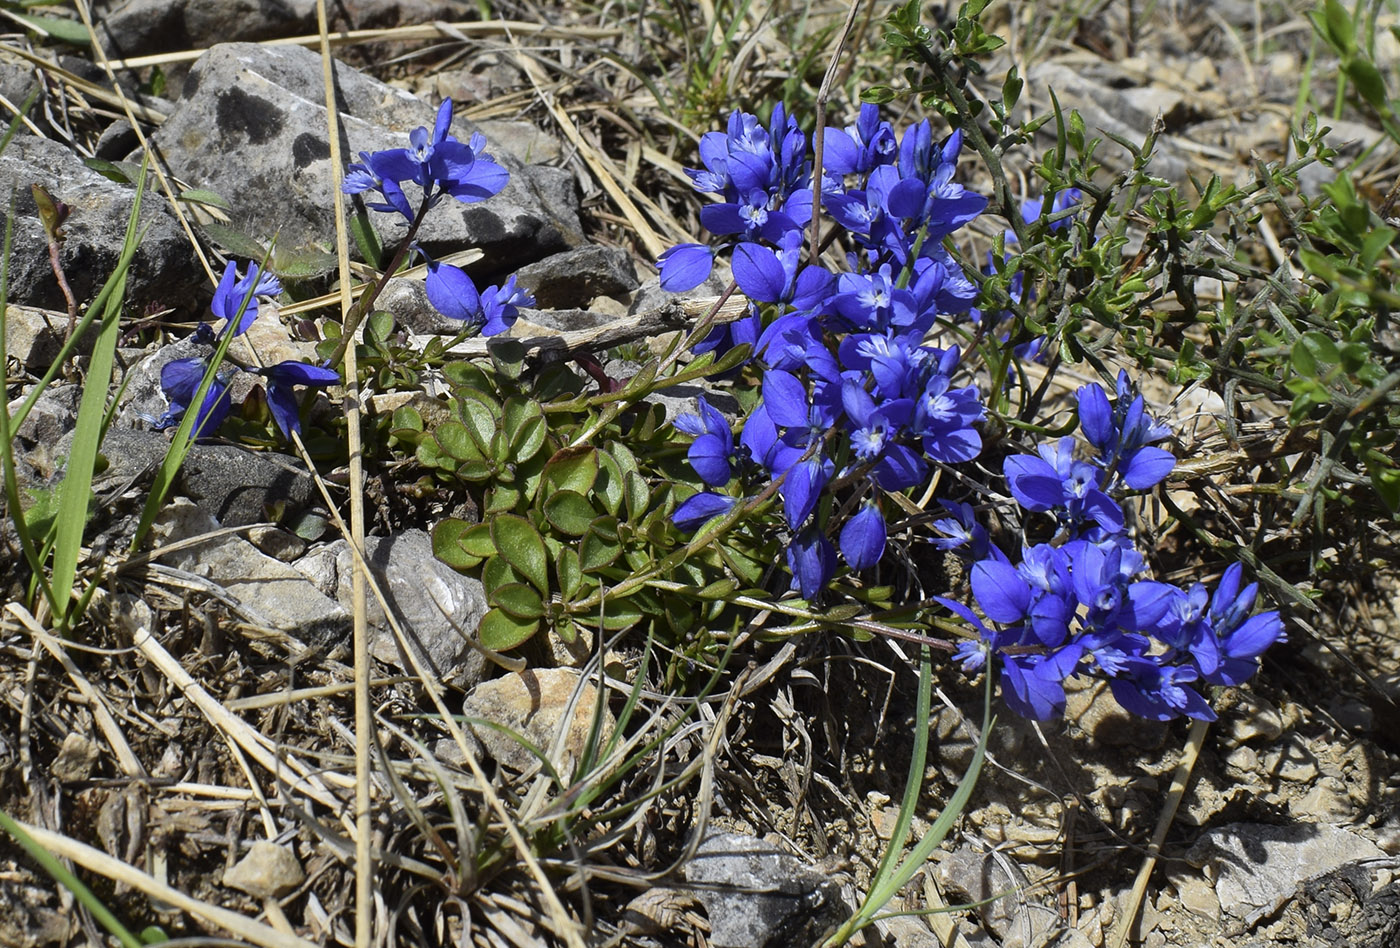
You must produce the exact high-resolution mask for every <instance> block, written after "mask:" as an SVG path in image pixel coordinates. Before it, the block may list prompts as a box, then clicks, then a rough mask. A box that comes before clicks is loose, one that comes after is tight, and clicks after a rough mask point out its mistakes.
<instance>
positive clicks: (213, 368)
mask: <svg viewBox="0 0 1400 948" xmlns="http://www.w3.org/2000/svg"><path fill="white" fill-rule="evenodd" d="M272 251H273V248H268V252H267V254H266V255H265V256H264V257H263V260H262V262H261V263H260V264H259V267H260V268H261V269H263V270H266V268H267V266H268V263H269V261H270V260H271V257H272ZM249 284H250V285H249V287H248V290H247V292H245V293H244V294H243V300H242V302H240V303H239V305H238V312H236V313H234V315H233V319H231V320H229V322H228V326H236V325H237V324H238V323H239V322H240V321H241V320H242V319H243V314H244V312H246V311H247V309H248V305H249V304H250V303H251V302H252V301H253V296H254V294H255V293H256V292H257V285H256V283H255V281H252V280H250V281H249ZM233 339H234V335H233V333H232V332H231V331H227V327H226V331H224V332H221V333H220V334H219V344H218V346H217V347H216V348H215V349H214V355H213V356H212V357H210V359H209V367H208V368H207V369H205V371H204V378H202V379H200V381H199V388H198V389H196V390H195V393H194V397H193V398H191V399H190V410H187V411H186V412H185V415H184V417H183V418H181V419H180V424H179V426H178V427H177V428H176V429H175V436H174V437H173V438H172V439H171V441H170V450H168V451H166V452H165V459H164V460H162V461H161V463H160V469H159V470H157V471H156V477H155V482H154V483H153V484H152V485H151V492H150V493H149V494H147V495H146V505H145V506H144V507H143V508H142V509H141V521H140V522H139V523H138V524H137V525H136V532H135V533H134V534H133V535H132V537H131V544H130V546H129V547H128V550H130V551H131V552H133V553H134V552H135V551H136V550H137V549H138V548H139V547H140V546H141V542H142V541H143V540H145V539H146V534H147V533H149V532H150V529H151V526H152V525H153V524H154V523H155V521H156V516H157V515H159V513H160V509H161V505H162V504H164V503H165V498H166V496H167V495H168V494H169V493H170V489H171V488H172V487H173V486H174V485H175V476H176V474H178V473H179V471H180V465H181V464H184V463H185V456H186V455H187V454H189V452H190V445H191V444H193V443H194V439H195V437H196V435H195V434H194V423H195V419H196V418H198V417H199V406H202V405H203V404H204V399H205V397H206V396H207V395H208V394H209V389H210V387H211V386H212V385H213V384H214V377H215V376H216V375H218V373H219V367H220V366H221V365H223V362H224V354H225V353H227V352H228V347H229V344H230V343H232V342H233ZM201 433H203V432H201Z"/></svg>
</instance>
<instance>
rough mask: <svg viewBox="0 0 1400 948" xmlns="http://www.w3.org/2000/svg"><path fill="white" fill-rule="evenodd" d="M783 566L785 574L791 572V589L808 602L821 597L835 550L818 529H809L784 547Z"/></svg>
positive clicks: (833, 567)
mask: <svg viewBox="0 0 1400 948" xmlns="http://www.w3.org/2000/svg"><path fill="white" fill-rule="evenodd" d="M787 564H788V571H789V572H791V573H792V588H793V589H796V590H797V591H798V592H799V593H800V594H801V596H802V598H803V599H806V600H807V601H808V602H811V601H813V600H815V599H816V598H817V596H819V595H820V594H821V591H822V590H823V589H825V588H826V584H827V583H829V582H831V576H832V574H833V573H835V572H836V548H835V547H833V546H832V545H831V541H830V540H828V539H827V538H826V534H825V533H824V532H822V530H821V528H820V527H817V526H810V527H807V528H806V529H804V530H802V531H801V532H799V533H798V534H797V535H796V536H795V537H793V538H792V542H791V543H789V544H788V548H787Z"/></svg>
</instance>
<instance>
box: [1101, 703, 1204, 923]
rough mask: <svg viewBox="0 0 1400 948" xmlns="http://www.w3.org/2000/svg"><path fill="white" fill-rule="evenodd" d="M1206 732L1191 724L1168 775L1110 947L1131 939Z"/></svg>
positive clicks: (1194, 722) (1202, 724) (1199, 725)
mask: <svg viewBox="0 0 1400 948" xmlns="http://www.w3.org/2000/svg"><path fill="white" fill-rule="evenodd" d="M1208 730H1210V722H1209V721H1192V722H1191V733H1190V734H1188V735H1187V737H1186V747H1185V749H1184V751H1183V753H1182V755H1181V763H1179V764H1177V765H1176V772H1175V773H1174V774H1172V785H1171V789H1170V790H1168V791H1167V797H1166V799H1165V800H1164V801H1163V803H1162V815H1161V816H1160V817H1159V818H1158V820H1157V828H1156V829H1155V830H1153V832H1152V843H1151V845H1149V846H1148V847H1147V855H1146V856H1145V857H1144V858H1143V860H1142V866H1140V867H1139V868H1138V874H1137V878H1136V879H1134V880H1133V890H1132V892H1131V893H1129V895H1128V904H1127V905H1125V906H1124V907H1123V914H1121V915H1120V916H1119V917H1118V923H1117V925H1116V926H1115V927H1114V929H1113V935H1112V936H1111V937H1110V938H1109V939H1108V942H1107V944H1108V945H1109V946H1110V948H1125V946H1126V945H1127V944H1128V939H1129V938H1130V937H1132V932H1133V928H1134V927H1135V926H1136V925H1137V920H1138V913H1139V912H1141V911H1142V900H1143V899H1144V898H1145V897H1146V896H1147V883H1148V880H1149V879H1151V878H1152V870H1153V869H1154V868H1156V866H1157V857H1158V855H1159V854H1160V853H1161V852H1162V841H1163V840H1165V839H1166V838H1167V830H1168V829H1170V828H1171V825H1172V820H1174V819H1176V809H1177V807H1179V806H1180V805H1181V798H1182V797H1183V796H1185V795H1186V785H1187V783H1189V782H1190V780H1191V771H1192V769H1193V768H1195V766H1196V758H1197V757H1199V756H1200V753H1201V747H1202V746H1203V745H1204V744H1205V740H1206V732H1207V731H1208Z"/></svg>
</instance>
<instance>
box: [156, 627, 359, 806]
mask: <svg viewBox="0 0 1400 948" xmlns="http://www.w3.org/2000/svg"><path fill="white" fill-rule="evenodd" d="M132 639H133V644H134V645H135V646H136V648H137V649H138V650H139V651H140V652H141V654H142V655H144V656H146V658H147V660H148V661H150V662H151V664H152V665H154V666H155V667H156V669H157V670H158V671H160V673H161V674H163V675H165V677H166V678H168V679H169V680H170V683H171V684H173V685H174V686H175V687H176V688H178V689H179V690H180V691H181V692H182V693H183V694H184V695H185V697H186V698H188V699H189V700H190V701H191V702H193V703H194V705H195V706H196V707H198V708H199V710H200V711H201V712H202V713H203V714H204V716H205V717H206V718H207V719H208V720H209V723H210V724H211V725H212V726H213V727H214V728H215V729H216V730H217V731H219V732H220V733H221V734H223V735H224V736H225V737H226V738H227V739H228V740H229V741H230V742H231V743H233V744H236V745H237V746H238V747H239V748H240V749H242V750H243V751H244V752H246V753H247V754H248V755H249V756H251V757H252V758H253V759H254V760H256V761H257V762H258V763H259V764H260V765H261V766H263V767H264V768H266V769H267V770H268V772H270V773H272V774H275V775H277V776H279V777H280V778H283V779H285V777H286V776H287V771H288V770H290V771H292V773H293V774H295V775H296V780H295V782H294V783H292V784H291V789H295V790H296V791H297V792H299V793H304V794H306V795H307V796H308V797H310V798H311V799H313V800H315V801H316V802H317V803H320V804H322V805H323V806H326V807H329V808H331V809H332V810H339V808H340V805H341V801H340V800H339V799H337V798H336V797H335V795H334V794H332V793H331V792H330V791H329V790H328V789H326V786H325V784H323V783H322V782H321V779H320V777H318V776H315V774H316V768H313V767H311V766H309V765H307V764H305V763H303V762H301V761H300V760H298V759H297V758H295V757H293V756H290V755H287V756H285V757H278V756H277V754H275V753H274V752H273V751H272V750H270V749H269V747H268V746H267V745H268V744H269V743H270V742H269V741H268V740H267V738H265V737H264V736H263V735H261V734H259V733H258V732H257V731H256V730H254V729H253V727H252V726H251V725H250V724H248V723H247V722H246V721H244V720H243V719H242V718H240V717H237V716H236V715H234V714H231V713H229V711H228V709H227V708H225V707H224V706H223V704H221V703H220V702H219V701H218V700H216V699H215V698H214V696H213V695H211V694H209V692H208V691H206V690H205V689H204V687H203V686H202V685H200V684H199V683H198V682H197V681H195V680H194V678H193V677H191V676H190V674H189V673H188V672H186V671H185V669H184V667H183V666H181V665H180V663H179V662H177V661H176V660H175V657H174V656H173V655H171V654H170V653H169V652H168V651H166V649H165V646H163V645H161V644H160V643H159V642H157V641H156V638H155V636H154V635H153V634H151V630H150V629H147V628H144V627H141V628H138V629H136V630H135V632H134V633H133V635H132ZM326 779H327V780H332V781H334V780H336V779H337V775H335V774H327V775H326Z"/></svg>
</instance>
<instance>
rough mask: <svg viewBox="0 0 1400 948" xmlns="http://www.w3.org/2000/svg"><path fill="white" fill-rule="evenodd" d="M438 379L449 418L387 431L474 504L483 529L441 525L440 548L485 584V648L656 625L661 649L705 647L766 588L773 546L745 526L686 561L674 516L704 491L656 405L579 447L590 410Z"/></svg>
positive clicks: (473, 382)
mask: <svg viewBox="0 0 1400 948" xmlns="http://www.w3.org/2000/svg"><path fill="white" fill-rule="evenodd" d="M444 374H445V375H447V376H448V377H449V378H450V379H451V381H452V382H453V384H454V387H455V390H456V400H455V403H454V408H453V412H452V413H451V417H450V418H449V419H448V420H446V421H443V422H441V423H440V424H438V425H437V426H436V427H435V428H433V429H432V430H431V431H425V430H424V428H423V424H422V419H421V416H419V415H418V414H417V413H416V412H414V411H413V410H412V409H401V410H400V411H399V412H397V413H396V415H395V418H394V425H393V429H392V431H393V434H394V436H395V437H396V438H398V439H399V440H400V441H401V442H405V443H414V444H416V450H415V455H416V458H417V460H418V461H419V462H420V463H421V464H423V465H424V466H425V467H427V468H429V469H431V470H432V471H434V473H435V475H436V476H437V477H438V478H440V479H444V480H447V481H456V482H459V483H462V484H464V485H466V487H467V489H468V491H469V492H470V493H471V494H472V495H473V496H474V498H476V499H477V501H478V509H479V510H480V512H481V519H480V522H477V523H472V522H469V521H466V520H462V519H458V518H449V519H446V520H443V521H442V522H440V523H439V524H437V526H436V527H435V528H434V530H433V549H434V552H435V553H436V555H437V556H438V558H439V559H441V560H442V561H443V562H445V563H448V564H449V565H451V566H453V567H454V568H456V569H458V570H461V571H463V572H468V573H471V574H473V575H479V576H480V577H481V580H482V584H483V586H484V587H485V590H486V595H487V600H488V602H489V604H490V606H491V608H490V611H489V612H488V613H487V614H486V616H485V617H484V619H483V620H482V623H481V626H480V628H479V630H478V636H479V638H480V640H481V642H482V644H483V645H486V646H487V647H489V648H493V649H497V650H505V649H511V648H515V647H517V646H519V645H521V644H522V643H524V642H526V641H527V640H529V639H530V638H532V637H533V636H535V635H536V634H538V633H539V632H541V631H542V630H546V629H547V630H551V631H552V632H553V633H554V634H557V635H558V636H559V637H560V638H561V639H563V640H564V641H566V642H571V641H573V640H574V639H575V638H576V637H577V636H578V634H579V631H580V629H586V630H590V631H603V632H608V633H612V632H620V631H623V630H626V629H630V628H632V627H634V626H638V625H648V624H650V625H653V626H654V630H655V632H656V633H657V635H658V636H659V637H661V638H662V639H663V640H667V641H671V642H695V641H702V640H707V639H708V630H710V629H713V628H718V627H722V626H724V625H726V624H727V622H726V617H725V616H724V615H723V613H724V611H725V609H726V608H727V607H728V599H729V598H731V595H730V594H732V593H734V592H735V591H736V590H737V589H739V588H740V586H741V584H742V585H743V586H747V587H754V586H757V585H759V584H760V583H761V581H762V578H763V575H764V573H765V572H766V570H767V569H768V568H770V567H771V566H772V564H773V563H774V562H776V559H777V557H778V555H779V554H778V549H777V547H776V545H775V544H774V542H773V540H772V539H771V537H768V536H766V535H764V531H755V530H753V529H751V528H750V527H749V525H747V524H742V523H741V524H739V525H736V527H735V529H733V530H730V531H728V532H727V533H726V534H725V536H723V537H722V538H720V539H718V540H717V541H716V542H715V543H714V544H711V545H708V546H707V547H706V548H704V549H702V550H699V551H693V552H690V553H687V551H686V548H685V544H686V542H687V541H688V539H689V538H687V537H685V536H683V535H681V534H680V533H679V531H677V530H676V528H675V526H674V525H673V524H672V523H671V519H670V518H671V514H672V513H673V512H674V511H675V508H676V506H677V504H679V503H680V502H681V501H683V500H684V499H685V498H686V497H688V496H690V495H691V494H693V493H694V492H695V491H696V490H697V489H698V488H699V486H700V485H698V484H697V483H695V474H694V472H693V471H692V470H691V469H690V467H689V466H688V465H687V464H686V463H685V444H684V443H677V442H676V441H675V440H674V438H675V432H674V429H673V428H672V427H671V425H670V424H669V423H668V422H667V421H666V416H665V410H664V409H663V408H662V407H661V406H660V405H654V404H650V403H647V402H637V403H635V404H632V405H631V406H630V407H629V408H628V409H627V410H626V411H624V412H620V413H618V414H617V416H616V418H615V420H614V421H612V422H610V423H608V424H605V425H602V427H601V428H600V429H599V430H598V431H597V433H596V436H595V437H592V438H589V439H588V441H587V442H585V443H580V444H575V443H574V441H575V440H576V438H577V437H578V435H579V433H580V432H581V431H582V430H583V423H584V422H585V421H594V422H596V420H597V418H598V417H599V416H598V414H597V412H596V408H597V406H596V405H591V404H590V402H591V400H588V399H581V400H580V399H575V400H564V401H559V402H553V403H551V402H546V401H543V400H542V399H540V398H539V397H538V394H537V393H536V392H534V391H533V390H532V391H529V392H526V391H524V390H522V388H521V386H520V385H519V384H518V382H517V381H516V380H513V379H509V378H504V377H502V376H500V375H499V374H497V373H494V372H489V371H484V370H483V369H482V368H481V367H480V366H477V365H473V364H470V363H459V364H451V365H448V366H446V367H444ZM595 427H596V425H595ZM736 578H737V581H736ZM736 614H737V613H736ZM729 618H730V621H732V617H729Z"/></svg>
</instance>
